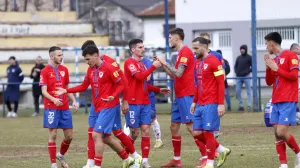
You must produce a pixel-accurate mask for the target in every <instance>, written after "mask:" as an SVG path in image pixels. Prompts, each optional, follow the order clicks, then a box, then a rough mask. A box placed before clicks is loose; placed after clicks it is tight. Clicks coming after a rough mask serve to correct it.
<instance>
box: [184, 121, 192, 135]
mask: <svg viewBox="0 0 300 168" xmlns="http://www.w3.org/2000/svg"><path fill="white" fill-rule="evenodd" d="M186 129H187V130H188V131H189V132H190V133H191V134H193V124H192V123H188V124H186Z"/></svg>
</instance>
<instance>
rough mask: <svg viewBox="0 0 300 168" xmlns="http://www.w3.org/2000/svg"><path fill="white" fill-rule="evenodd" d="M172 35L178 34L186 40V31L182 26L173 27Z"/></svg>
mask: <svg viewBox="0 0 300 168" xmlns="http://www.w3.org/2000/svg"><path fill="white" fill-rule="evenodd" d="M169 33H170V34H171V35H174V34H177V35H178V36H179V38H180V40H184V31H183V29H181V28H173V29H171V30H170V31H169Z"/></svg>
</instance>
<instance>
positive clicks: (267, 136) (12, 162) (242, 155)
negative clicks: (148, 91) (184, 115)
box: [0, 104, 300, 168]
mask: <svg viewBox="0 0 300 168" xmlns="http://www.w3.org/2000/svg"><path fill="white" fill-rule="evenodd" d="M83 111H84V109H80V111H79V112H77V113H76V114H73V124H74V139H73V142H72V144H71V146H70V149H69V151H68V153H67V154H66V159H67V161H68V163H69V165H70V167H71V168H81V167H82V166H83V165H84V164H85V163H86V159H87V153H86V142H87V117H88V115H87V114H84V112H83ZM73 112H74V111H73ZM158 112H159V113H161V114H159V115H158V119H159V122H160V124H161V131H162V140H163V142H164V146H163V148H160V149H157V150H154V149H153V146H154V142H155V141H154V137H153V136H151V137H152V138H151V146H152V147H151V150H150V157H149V158H150V159H149V162H150V164H151V165H152V167H153V168H159V167H160V165H161V164H163V163H166V162H167V161H169V159H171V158H172V156H173V152H172V143H171V135H170V130H169V125H170V115H169V112H170V105H168V104H159V105H158ZM31 113H32V109H22V110H20V112H19V114H20V117H19V118H16V119H11V118H0V168H17V167H22V168H23V167H24V168H48V167H50V162H49V157H48V151H47V141H48V130H47V129H43V128H42V121H43V118H42V117H41V116H39V117H29V116H30V115H31ZM162 113H163V114H162ZM123 123H124V122H123ZM181 132H182V139H183V140H182V152H181V153H182V162H183V167H184V168H193V167H194V166H195V165H196V164H197V163H198V160H199V157H200V153H199V151H198V149H197V147H196V145H195V143H194V140H193V139H192V137H191V136H190V135H189V134H188V133H187V131H186V129H185V126H184V125H183V126H182V128H181ZM221 132H222V133H224V134H223V135H221V136H220V137H219V139H218V140H219V142H220V143H222V144H223V145H224V146H226V147H229V148H230V149H231V150H232V153H231V155H230V156H229V157H228V160H227V162H226V163H225V164H224V166H223V167H224V168H253V167H259V168H277V167H279V161H278V159H277V154H276V150H275V144H274V142H275V141H274V136H273V130H272V128H267V127H265V126H264V121H263V113H261V112H259V113H248V112H244V113H236V112H231V113H227V114H226V115H225V116H224V117H223V118H222V120H221ZM290 132H291V133H293V135H294V136H295V138H296V140H298V142H299V140H300V129H299V127H297V126H296V127H291V128H290ZM151 133H152V130H151ZM62 138H63V134H62V132H61V131H59V133H58V136H57V146H59V145H60V142H61V140H62ZM135 146H136V149H137V150H138V152H140V139H138V141H137V142H136V143H135ZM287 151H288V152H287V153H288V161H289V166H290V167H293V163H294V160H295V155H294V154H293V153H292V152H291V150H290V149H289V148H288V147H287ZM102 165H103V166H102V167H104V168H115V167H120V166H121V160H120V159H119V157H118V156H117V155H116V154H115V153H114V152H113V151H112V150H111V149H110V148H109V147H106V148H105V155H104V160H103V164H102Z"/></svg>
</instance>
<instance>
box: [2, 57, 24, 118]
mask: <svg viewBox="0 0 300 168" xmlns="http://www.w3.org/2000/svg"><path fill="white" fill-rule="evenodd" d="M8 62H9V64H10V65H9V67H8V68H7V70H6V72H7V83H19V84H8V85H7V87H6V90H5V92H4V100H5V104H6V106H7V109H8V113H7V117H13V118H15V117H17V111H18V106H19V99H20V83H22V81H23V79H24V74H23V72H22V69H21V68H20V67H19V63H18V62H17V61H16V57H14V56H11V57H10V58H9V59H8ZM11 102H13V103H14V110H13V111H12V108H11V105H10V103H11Z"/></svg>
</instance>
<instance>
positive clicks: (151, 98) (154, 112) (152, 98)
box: [149, 97, 156, 119]
mask: <svg viewBox="0 0 300 168" xmlns="http://www.w3.org/2000/svg"><path fill="white" fill-rule="evenodd" d="M149 100H150V104H151V119H153V118H156V107H155V102H156V101H155V97H149Z"/></svg>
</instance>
